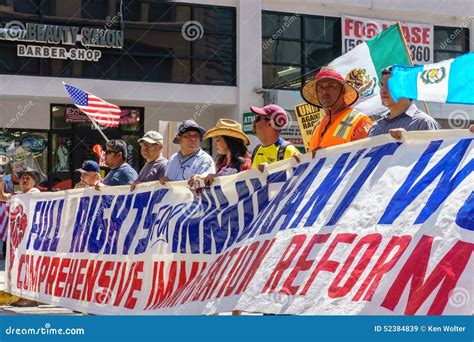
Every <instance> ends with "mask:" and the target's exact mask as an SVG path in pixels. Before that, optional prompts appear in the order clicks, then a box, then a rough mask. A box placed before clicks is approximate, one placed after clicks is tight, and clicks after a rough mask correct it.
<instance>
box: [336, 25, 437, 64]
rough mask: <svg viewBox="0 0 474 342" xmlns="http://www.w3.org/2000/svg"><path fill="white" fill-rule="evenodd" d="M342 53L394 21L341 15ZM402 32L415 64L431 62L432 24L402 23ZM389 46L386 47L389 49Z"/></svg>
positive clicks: (371, 36)
mask: <svg viewBox="0 0 474 342" xmlns="http://www.w3.org/2000/svg"><path fill="white" fill-rule="evenodd" d="M341 22H342V53H343V54H344V53H346V52H348V51H350V50H351V49H352V48H354V47H355V46H356V45H359V44H360V43H362V42H365V41H366V40H369V39H372V38H373V37H374V36H376V35H377V34H379V33H380V32H382V31H383V30H385V29H386V28H387V27H389V26H391V25H393V24H395V23H396V22H395V21H390V20H379V19H369V18H360V17H346V16H343V17H342V20H341ZM402 29H403V34H404V36H405V40H406V42H407V45H408V49H409V51H410V54H411V57H412V59H413V62H414V63H415V64H428V63H433V39H434V29H433V25H428V24H413V23H402ZM389 48H390V47H387V49H389Z"/></svg>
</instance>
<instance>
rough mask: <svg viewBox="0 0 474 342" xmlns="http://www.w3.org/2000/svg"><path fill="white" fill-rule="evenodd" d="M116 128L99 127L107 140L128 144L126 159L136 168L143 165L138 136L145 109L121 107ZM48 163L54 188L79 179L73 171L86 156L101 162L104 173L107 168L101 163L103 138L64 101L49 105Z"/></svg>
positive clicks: (81, 115)
mask: <svg viewBox="0 0 474 342" xmlns="http://www.w3.org/2000/svg"><path fill="white" fill-rule="evenodd" d="M121 109H122V114H121V117H120V125H119V127H118V128H106V127H102V132H103V133H104V134H105V135H106V137H107V138H108V139H109V140H112V139H122V140H124V141H125V142H127V144H128V151H127V152H128V158H127V162H128V163H129V164H130V165H131V166H132V167H133V168H135V170H137V171H139V170H140V168H141V166H142V165H143V160H142V158H141V157H140V149H139V145H138V139H139V138H140V137H142V136H143V117H144V109H143V108H141V107H121ZM51 123H52V133H51V147H52V153H51V166H50V184H51V188H52V189H53V190H64V189H70V188H72V187H73V186H74V185H75V184H76V183H77V182H78V181H79V177H80V175H79V173H78V172H75V170H76V169H78V168H80V167H81V165H82V163H83V162H84V161H85V160H94V161H96V162H98V163H99V165H100V166H101V168H102V170H101V174H102V176H103V177H104V176H105V175H106V173H107V172H108V168H107V167H106V165H105V163H104V159H103V158H102V159H101V157H104V155H103V154H102V153H101V151H105V149H106V148H105V144H106V142H105V140H104V138H103V136H102V135H101V134H100V132H99V131H98V130H97V129H96V128H95V126H94V125H93V124H92V122H91V121H90V119H89V118H88V117H87V116H86V115H85V114H84V113H82V112H81V111H80V110H79V109H78V108H76V107H74V106H71V105H65V104H52V105H51Z"/></svg>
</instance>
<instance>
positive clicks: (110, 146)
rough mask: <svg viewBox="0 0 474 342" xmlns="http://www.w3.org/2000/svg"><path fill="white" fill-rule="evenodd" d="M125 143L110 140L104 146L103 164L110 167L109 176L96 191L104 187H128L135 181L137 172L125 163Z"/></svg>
mask: <svg viewBox="0 0 474 342" xmlns="http://www.w3.org/2000/svg"><path fill="white" fill-rule="evenodd" d="M126 160H127V143H126V142H125V141H123V140H110V141H109V142H108V143H107V145H106V151H105V164H106V165H107V166H108V167H110V169H111V170H110V172H109V174H108V175H107V176H106V177H105V179H104V181H103V182H99V183H97V185H96V189H98V190H99V189H100V188H102V187H104V186H116V185H130V184H132V183H133V181H134V180H135V179H137V177H138V174H137V171H135V169H134V168H133V167H131V166H130V165H129V164H127V162H126Z"/></svg>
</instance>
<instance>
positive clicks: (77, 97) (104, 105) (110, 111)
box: [64, 84, 121, 127]
mask: <svg viewBox="0 0 474 342" xmlns="http://www.w3.org/2000/svg"><path fill="white" fill-rule="evenodd" d="M64 87H65V88H66V91H67V93H68V94H69V96H70V97H71V99H72V102H73V103H74V104H75V105H76V106H77V108H79V109H80V110H82V111H83V112H84V113H85V114H87V116H88V117H89V118H90V119H91V120H94V121H95V122H97V123H98V124H99V125H101V126H104V127H118V126H119V123H120V113H121V110H120V107H119V106H116V105H114V104H111V103H108V102H106V101H104V100H102V99H100V98H98V97H97V96H95V95H92V94H90V93H87V92H85V91H83V90H81V89H79V88H76V87H73V86H70V85H67V84H64Z"/></svg>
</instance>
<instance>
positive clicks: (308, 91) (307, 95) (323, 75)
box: [301, 68, 359, 107]
mask: <svg viewBox="0 0 474 342" xmlns="http://www.w3.org/2000/svg"><path fill="white" fill-rule="evenodd" d="M324 79H333V80H336V81H338V82H339V83H341V84H342V85H343V86H344V88H345V89H346V91H345V93H344V102H345V103H346V105H347V106H351V105H353V104H354V103H355V102H356V101H357V99H358V98H359V93H358V92H357V90H356V89H355V88H354V87H353V86H351V85H350V84H349V83H347V82H346V80H345V79H344V77H342V75H341V74H339V73H338V72H337V71H335V70H333V69H330V68H321V71H320V72H318V73H317V74H316V76H315V77H314V78H313V79H312V80H310V81H308V82H306V84H305V85H304V86H303V87H302V88H301V96H302V97H303V99H304V100H305V101H306V102H308V103H310V104H312V105H315V106H319V107H322V105H321V103H320V102H319V99H318V93H317V91H316V86H317V84H318V82H319V81H321V80H324Z"/></svg>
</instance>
